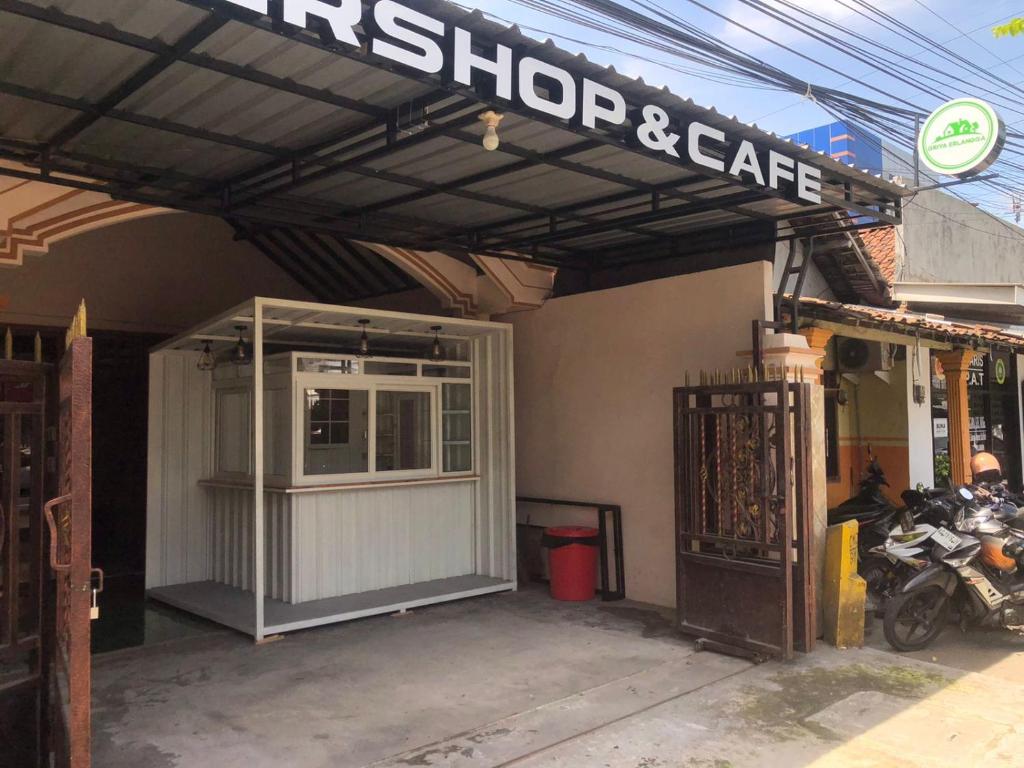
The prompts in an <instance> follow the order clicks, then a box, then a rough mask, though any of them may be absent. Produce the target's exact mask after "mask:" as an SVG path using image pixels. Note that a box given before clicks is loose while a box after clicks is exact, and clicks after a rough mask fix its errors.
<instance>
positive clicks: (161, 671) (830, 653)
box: [93, 590, 1024, 768]
mask: <svg viewBox="0 0 1024 768" xmlns="http://www.w3.org/2000/svg"><path fill="white" fill-rule="evenodd" d="M950 631H951V632H955V631H956V630H955V629H954V628H951V629H950ZM968 637H969V636H968ZM969 650H970V649H969V647H968V652H969ZM989 652H991V653H993V654H995V655H999V654H998V651H992V649H989ZM1022 656H1024V654H1019V653H1017V652H1016V651H1015V650H1014V646H1012V645H1010V646H1008V647H1007V652H1006V653H1004V654H1002V655H1001V656H999V658H998V659H996V658H995V657H994V656H993V659H992V660H993V663H995V664H998V665H999V666H997V667H995V669H997V670H998V673H997V674H989V673H988V672H987V671H986V669H987V668H988V666H987V665H986V666H982V668H981V669H977V670H975V671H965V669H960V668H955V667H952V666H948V665H943V664H935V663H930V662H927V661H921V660H917V659H909V658H906V657H903V656H899V655H896V654H893V653H889V652H887V651H883V650H879V649H875V648H867V649H864V650H860V651H836V650H834V649H830V648H824V647H823V648H822V649H821V650H819V651H817V652H815V653H814V654H811V655H809V656H805V657H802V658H800V659H798V660H797V661H795V662H792V663H788V664H783V663H768V664H763V665H760V666H754V665H751V664H750V663H748V662H746V661H741V660H738V659H734V658H729V657H725V656H719V655H716V654H712V653H694V652H693V650H692V644H691V643H690V642H689V641H687V640H685V639H682V638H679V637H677V636H676V635H675V633H674V632H673V630H672V626H671V620H670V614H668V613H666V612H664V611H661V610H659V609H656V608H653V607H651V606H644V605H639V604H635V603H626V602H620V603H600V602H597V601H595V602H591V603H586V604H566V603H556V602H553V601H551V600H549V599H548V598H547V596H546V594H545V593H543V592H541V591H539V590H524V591H521V592H518V593H514V594H507V595H499V596H492V597H487V598H480V599H475V600H469V601H463V602H460V603H451V604H447V605H441V606H434V607H431V608H428V609H424V610H421V611H417V612H414V613H410V614H405V615H403V616H396V617H379V618H374V619H367V620H363V621H357V622H351V623H348V624H342V625H336V626H334V627H327V628H321V629H316V630H310V631H307V632H301V633H294V634H291V635H288V636H286V637H285V638H284V639H282V640H280V641H278V642H274V643H270V644H266V645H261V646H256V645H254V644H253V643H252V642H251V641H250V640H248V639H247V638H244V637H242V636H240V635H237V634H234V633H231V632H226V631H225V632H220V631H218V632H215V633H212V634H210V635H207V636H204V637H199V638H190V639H186V640H181V641H175V642H169V643H164V644H161V645H156V646H150V647H143V648H140V649H135V650H130V651H124V652H117V653H112V654H105V655H101V656H97V657H95V658H94V673H93V674H94V689H93V693H94V764H95V765H96V766H97V768H122V767H124V768H127V766H131V768H138V767H140V766H146V768H170V767H172V766H179V767H182V768H184V767H188V768H191V767H193V766H215V767H216V768H235V767H236V766H239V767H240V766H245V768H263V766H267V767H268V768H269V767H270V766H274V768H278V767H279V766H296V767H299V768H306V767H307V766H308V767H310V768H319V767H323V768H327V767H328V766H330V767H331V768H335V767H337V768H349V767H350V766H351V767H352V768H358V767H360V766H367V765H373V766H378V767H383V766H388V767H390V768H405V767H406V766H464V767H465V768H483V767H484V766H506V765H516V766H552V767H554V766H559V767H561V766H565V767H566V768H569V767H571V768H584V767H589V766H609V767H614V768H618V767H619V766H622V767H623V768H657V767H661V766H673V767H675V766H678V767H679V768H745V767H747V766H750V767H751V768H753V767H754V766H757V767H758V768H762V767H764V766H780V767H781V766H785V767H786V768H795V767H797V766H821V767H824V766H829V767H831V766H843V767H844V768H850V767H852V768H862V767H863V768H867V767H868V766H897V765H898V766H901V767H909V768H914V767H916V766H921V767H922V768H923V767H924V766H928V768H934V767H935V766H940V767H941V766H957V768H963V767H964V766H973V765H981V764H984V765H986V767H987V768H1002V767H1003V766H1006V767H1007V768H1010V767H1011V766H1012V767H1013V768H1016V767H1017V766H1020V765H1024V704H1022V702H1024V683H1021V682H1017V681H1016V676H1017V675H1018V674H1019V675H1021V676H1022V677H1024V658H1022ZM961 666H965V665H961ZM978 666H981V665H978ZM1009 668H1012V670H1013V671H1011V672H1007V669H1009Z"/></svg>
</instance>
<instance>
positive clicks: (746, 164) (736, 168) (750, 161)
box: [729, 139, 764, 186]
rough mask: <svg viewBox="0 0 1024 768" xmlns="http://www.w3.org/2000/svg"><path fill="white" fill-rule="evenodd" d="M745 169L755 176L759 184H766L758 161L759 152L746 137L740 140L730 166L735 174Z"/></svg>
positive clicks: (730, 169) (731, 171) (730, 171)
mask: <svg viewBox="0 0 1024 768" xmlns="http://www.w3.org/2000/svg"><path fill="white" fill-rule="evenodd" d="M744 171H746V172H747V173H749V174H750V175H751V176H753V177H754V180H755V181H756V182H757V183H758V184H760V185H761V186H764V174H763V173H762V172H761V166H760V165H759V164H758V162H757V152H755V151H754V145H753V144H751V143H750V142H749V141H747V140H746V139H744V140H743V141H742V142H740V148H739V149H738V150H736V157H735V158H734V159H733V161H732V166H730V168H729V173H731V174H732V175H733V176H739V175H740V173H742V172H744Z"/></svg>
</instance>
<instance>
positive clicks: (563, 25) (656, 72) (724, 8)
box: [460, 0, 1024, 214]
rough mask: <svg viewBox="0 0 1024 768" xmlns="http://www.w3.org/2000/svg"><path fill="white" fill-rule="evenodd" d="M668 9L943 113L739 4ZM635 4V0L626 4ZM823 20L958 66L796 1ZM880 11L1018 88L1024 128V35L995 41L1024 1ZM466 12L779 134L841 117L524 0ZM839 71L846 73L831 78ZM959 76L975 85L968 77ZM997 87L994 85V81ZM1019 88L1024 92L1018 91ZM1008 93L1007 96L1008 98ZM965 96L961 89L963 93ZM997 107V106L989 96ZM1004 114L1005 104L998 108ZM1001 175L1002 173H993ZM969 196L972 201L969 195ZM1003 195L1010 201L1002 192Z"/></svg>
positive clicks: (753, 49)
mask: <svg viewBox="0 0 1024 768" xmlns="http://www.w3.org/2000/svg"><path fill="white" fill-rule="evenodd" d="M649 1H650V2H653V3H656V4H658V5H659V6H660V7H661V8H663V9H665V10H667V11H670V12H671V13H673V14H675V15H677V16H679V17H681V18H683V19H685V20H686V21H689V22H690V23H692V24H694V25H697V26H699V27H700V28H701V29H703V30H705V31H706V32H707V33H709V34H712V35H714V36H716V37H718V38H721V39H724V40H726V41H727V42H729V43H731V44H732V45H734V46H735V47H737V48H739V49H741V50H743V51H745V52H746V53H748V54H751V55H754V56H757V57H758V58H760V59H762V60H763V61H765V62H767V63H769V64H772V65H774V66H776V67H778V68H780V69H783V70H785V71H786V72H788V73H790V74H792V75H795V76H797V77H800V78H802V79H805V80H808V81H811V82H814V83H817V84H821V85H827V86H833V87H839V88H842V89H843V90H846V91H851V92H853V93H857V94H858V95H863V96H867V97H869V98H872V99H875V100H876V101H881V102H884V103H890V104H895V103H896V100H897V99H898V98H903V99H906V100H908V101H911V102H913V103H914V104H915V105H919V106H920V107H922V108H923V109H924V110H925V111H930V110H931V109H933V108H934V107H936V106H938V104H940V103H941V101H942V100H940V99H938V98H936V97H935V96H933V95H929V94H925V93H922V92H921V91H920V90H918V89H917V88H915V87H914V86H912V85H907V84H905V83H901V82H899V81H897V80H895V79H894V78H892V77H891V76H889V75H887V74H885V73H883V72H878V71H877V70H875V69H873V68H872V66H871V65H870V64H866V63H863V62H858V61H854V60H852V59H851V58H849V57H848V56H846V55H844V54H841V53H839V52H837V51H835V50H832V49H830V48H828V47H827V46H826V45H825V44H824V43H821V42H818V41H814V40H811V39H809V38H808V37H806V36H805V35H803V34H802V33H800V32H797V31H794V30H791V29H788V28H785V27H783V26H781V25H780V24H779V23H778V22H775V21H773V20H771V19H769V18H767V17H766V16H764V15H763V14H761V13H759V12H758V11H756V10H754V9H752V8H750V7H748V6H746V5H744V4H743V3H742V2H741V1H740V0H697V1H698V2H699V3H700V4H702V5H704V6H706V7H707V8H708V9H711V11H714V12H717V13H719V14H721V15H722V16H724V17H726V18H721V17H719V16H716V15H715V14H714V13H712V12H710V11H709V10H704V9H701V8H700V7H698V5H697V4H696V3H695V2H692V1H691V0H649ZM619 2H620V3H623V4H627V5H628V4H629V0H619ZM790 2H791V3H795V4H796V5H799V6H801V7H804V8H806V9H808V10H810V11H813V12H814V13H817V14H820V15H822V16H826V17H827V18H829V19H832V20H834V21H837V22H840V23H842V24H843V25H844V26H845V27H846V28H847V29H849V30H851V31H853V32H857V33H860V34H863V35H865V36H868V37H870V38H871V39H873V40H877V41H879V42H882V43H885V44H887V45H890V46H891V47H892V48H894V49H895V50H896V52H897V54H898V55H903V56H906V57H909V58H910V59H912V60H913V61H914V62H917V63H919V64H923V65H924V66H926V67H928V68H930V69H931V70H932V71H934V72H935V74H936V75H937V76H939V77H942V76H943V75H944V74H946V73H948V71H949V68H950V65H949V63H948V62H947V61H944V60H942V59H940V58H939V57H938V56H937V55H936V54H935V53H934V51H932V50H928V48H927V47H925V46H921V45H918V44H915V43H912V42H910V41H908V40H906V39H902V38H900V37H899V36H897V35H896V34H894V33H893V32H891V31H889V30H886V29H884V28H882V27H881V26H880V25H879V24H877V23H875V22H874V21H872V20H870V19H866V18H864V17H862V16H859V15H858V14H857V13H856V12H855V10H854V9H855V7H856V6H855V5H854V0H790ZM870 2H871V3H872V4H873V5H874V6H875V7H876V8H879V9H881V10H883V11H885V12H886V13H888V14H890V15H892V16H894V17H896V18H898V19H899V20H900V21H902V22H904V23H905V24H908V25H910V26H911V27H913V28H914V29H915V30H917V31H919V32H920V33H922V34H924V35H926V36H928V37H929V38H931V39H933V40H935V41H938V42H940V43H943V44H945V45H946V46H947V47H949V48H951V49H952V50H954V51H955V52H956V53H958V54H960V55H962V56H964V57H966V58H968V59H970V60H971V61H972V62H973V63H974V64H975V65H976V66H977V67H979V68H981V69H984V70H985V71H987V72H990V73H992V74H994V75H998V76H1000V77H1002V78H1004V79H1005V80H1007V81H1009V83H1010V86H1000V87H999V91H1000V92H1001V93H1002V94H1003V100H1004V102H1005V106H1003V107H1000V112H1001V114H1002V116H1003V119H1004V121H1005V122H1006V124H1007V128H1008V130H1010V131H1024V36H1022V37H1016V38H1014V37H1003V38H995V37H993V35H992V27H993V26H994V25H995V24H997V23H999V22H1003V21H1006V20H1008V19H1010V18H1013V17H1017V16H1021V17H1024V2H1022V1H1021V0H1016V2H1011V1H1009V0H968V1H967V2H964V0H870ZM460 4H462V5H465V6H467V7H474V8H479V9H480V10H481V11H483V12H485V13H487V14H489V15H491V16H493V17H495V18H496V19H498V20H502V21H506V22H509V21H511V22H516V23H518V24H519V25H520V26H521V27H522V28H523V32H524V33H525V34H527V35H530V36H531V37H536V38H538V39H544V38H546V37H550V38H552V39H553V40H554V42H555V43H556V44H558V45H559V46H561V47H562V48H565V49H567V50H570V51H581V52H583V53H585V54H586V55H587V57H588V58H590V59H591V60H592V61H595V62H598V63H601V64H607V65H613V66H614V67H615V68H616V69H617V70H619V71H620V72H622V73H624V74H628V75H633V76H637V77H643V78H644V80H645V81H646V82H647V83H649V84H652V85H658V86H660V85H667V86H668V87H669V88H670V89H671V90H672V91H673V92H674V93H676V94H677V95H679V96H683V97H686V98H692V99H693V100H694V101H695V102H697V103H698V104H701V105H703V106H708V107H710V106H713V107H715V108H716V109H718V110H719V111H721V112H725V113H726V114H734V115H736V116H737V117H738V118H740V119H741V120H743V121H744V122H756V123H757V124H758V125H759V126H760V127H762V128H764V129H766V130H771V131H775V132H776V133H780V134H789V133H795V132H796V131H798V130H800V129H802V128H810V127H814V126H816V125H822V124H824V123H828V122H832V121H833V118H832V117H831V116H830V115H828V114H827V113H826V112H825V111H824V110H823V109H821V108H820V107H818V106H817V105H815V104H814V103H813V102H812V101H810V100H808V99H805V98H802V97H800V96H797V95H794V94H791V93H779V92H774V91H767V90H763V89H759V88H752V87H744V86H738V85H728V84H722V83H720V82H712V81H710V80H709V79H707V78H706V77H704V76H702V73H701V72H700V70H699V69H695V68H693V67H692V66H691V65H688V64H686V63H685V62H683V61H681V60H679V59H673V58H671V57H670V56H669V55H668V54H665V53H663V52H661V51H652V50H651V49H645V47H644V46H643V45H641V44H638V43H633V42H629V41H626V40H623V39H621V38H617V37H613V36H610V35H606V34H602V33H599V32H596V31H594V30H591V29H587V28H586V27H583V26H582V25H577V24H574V23H570V22H566V21H563V20H560V19H557V18H555V17H552V16H549V15H547V14H545V13H541V12H538V11H535V10H532V9H530V8H527V7H525V6H524V5H522V4H521V3H520V2H518V0H460ZM733 21H735V22H739V23H740V24H744V25H746V26H749V27H752V28H754V29H756V31H758V32H760V33H761V34H763V35H764V36H765V37H767V38H769V40H765V39H762V38H759V37H757V36H755V35H753V34H751V33H749V32H746V31H744V30H743V29H741V28H740V27H739V26H737V25H736V24H733V23H732V22H733ZM771 41H775V42H777V43H781V44H783V45H786V46H789V47H791V48H794V49H796V50H797V51H799V52H800V53H802V54H804V55H805V56H807V57H808V58H809V59H810V61H808V60H807V59H805V58H801V57H800V56H798V55H794V54H793V53H789V52H787V51H785V50H783V49H782V48H780V47H778V46H777V45H775V44H773V42H771ZM660 62H669V63H671V64H673V65H674V66H677V67H679V66H682V67H684V68H686V69H688V70H690V71H688V72H686V73H682V72H679V71H675V70H673V69H671V68H670V67H667V66H664V65H663V64H662V63H660ZM827 66H831V67H834V68H835V69H837V70H839V72H840V73H841V74H838V73H835V72H830V71H828V70H827V69H826V67H827ZM958 74H959V75H960V76H962V77H965V79H968V80H970V81H972V82H973V77H972V76H971V75H970V74H969V73H968V72H965V71H964V70H962V69H961V70H959V71H958ZM851 77H855V78H857V79H860V80H863V81H865V82H866V83H867V84H868V86H874V87H875V88H878V89H879V90H872V89H871V88H870V87H864V86H861V85H858V84H856V83H854V82H851V81H850V78H851ZM988 85H989V87H992V86H991V83H989V84H988ZM948 87H949V88H951V89H953V90H954V93H953V94H951V95H954V96H960V95H974V96H982V97H984V96H985V94H983V93H978V92H975V93H970V94H968V93H964V92H963V91H966V90H968V88H967V87H966V86H964V85H963V84H959V83H950V84H949V86H948ZM1014 87H1017V88H1020V90H1016V91H1015V90H1014ZM1004 88H1005V91H1004ZM957 89H958V90H957ZM990 100H993V99H991V98H990ZM997 107H999V105H998V104H997ZM993 170H997V169H996V168H994V169H993ZM975 186H976V185H964V186H963V187H961V188H960V191H961V193H962V194H964V195H965V196H970V194H969V192H970V188H972V187H975ZM973 194H974V196H976V197H977V198H978V201H979V202H982V203H983V204H984V205H985V206H986V207H988V208H990V209H991V210H993V212H996V211H999V209H1002V211H1000V212H1003V213H1004V214H1005V213H1006V212H1008V210H1009V201H1008V200H1000V199H999V198H1000V197H1001V195H1000V194H999V193H997V192H993V191H986V190H984V189H982V188H980V187H979V188H977V191H976V192H975V193H973ZM1002 197H1006V196H1005V195H1002Z"/></svg>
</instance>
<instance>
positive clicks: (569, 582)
mask: <svg viewBox="0 0 1024 768" xmlns="http://www.w3.org/2000/svg"><path fill="white" fill-rule="evenodd" d="M599 541H600V540H599V539H598V532H597V529H596V528H583V527H580V526H564V527H559V528H547V529H545V531H544V540H543V544H544V546H545V547H548V548H549V551H548V570H549V571H550V575H551V596H552V597H553V598H554V599H555V600H574V601H582V600H591V599H593V597H594V582H595V581H596V580H597V547H598V544H599Z"/></svg>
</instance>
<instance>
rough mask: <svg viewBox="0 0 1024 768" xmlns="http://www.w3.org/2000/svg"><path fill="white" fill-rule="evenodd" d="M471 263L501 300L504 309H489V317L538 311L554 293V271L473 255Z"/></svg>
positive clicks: (525, 263) (545, 267) (520, 261)
mask: <svg viewBox="0 0 1024 768" xmlns="http://www.w3.org/2000/svg"><path fill="white" fill-rule="evenodd" d="M473 261H474V262H476V263H477V265H478V266H479V267H480V269H482V270H483V271H484V274H485V275H486V276H487V277H488V278H489V279H490V282H491V283H493V284H494V285H495V286H496V287H497V288H498V290H499V291H500V292H501V294H502V296H503V297H504V299H505V304H504V306H502V307H501V308H500V309H498V308H494V309H491V310H490V312H489V314H502V313H504V312H515V311H517V310H524V309H540V307H542V306H543V305H544V302H545V301H547V300H548V299H550V298H551V294H552V292H553V291H554V287H555V275H557V274H558V270H557V269H556V268H555V267H548V266H545V265H543V264H531V263H530V262H528V261H522V260H519V259H501V258H498V257H496V256H479V255H476V254H473Z"/></svg>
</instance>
